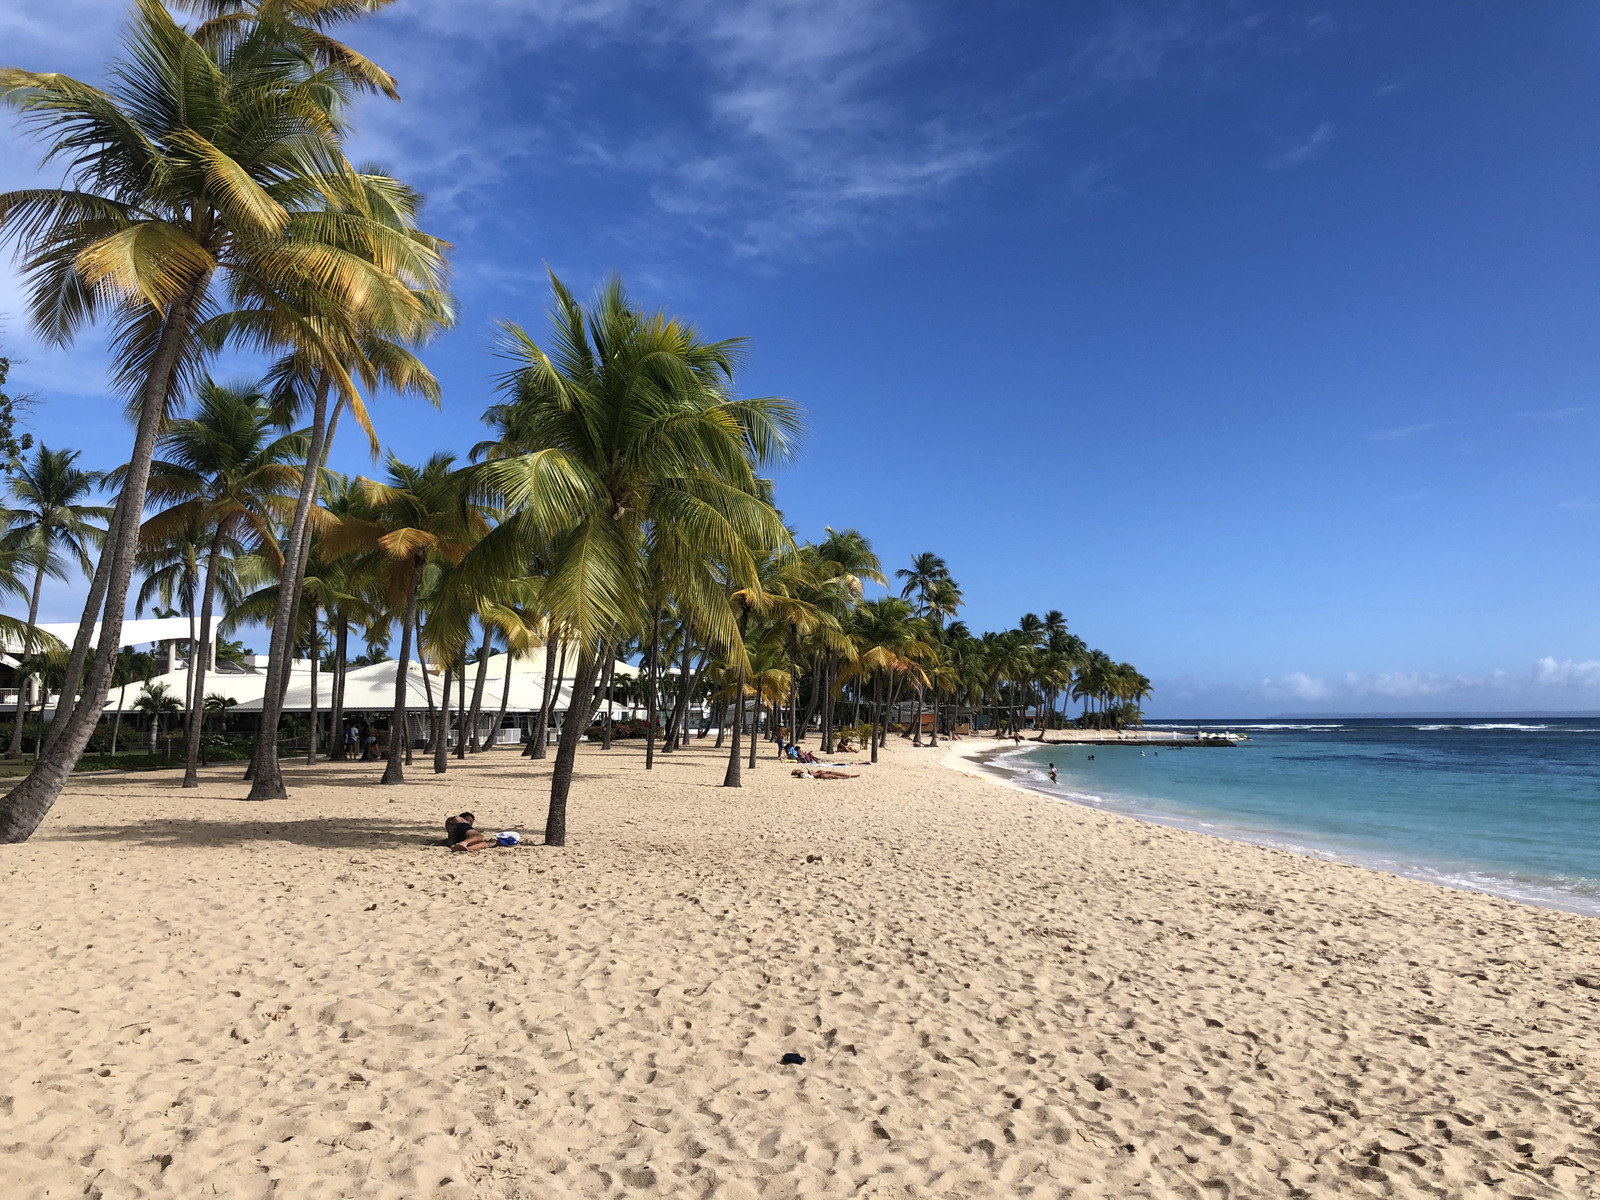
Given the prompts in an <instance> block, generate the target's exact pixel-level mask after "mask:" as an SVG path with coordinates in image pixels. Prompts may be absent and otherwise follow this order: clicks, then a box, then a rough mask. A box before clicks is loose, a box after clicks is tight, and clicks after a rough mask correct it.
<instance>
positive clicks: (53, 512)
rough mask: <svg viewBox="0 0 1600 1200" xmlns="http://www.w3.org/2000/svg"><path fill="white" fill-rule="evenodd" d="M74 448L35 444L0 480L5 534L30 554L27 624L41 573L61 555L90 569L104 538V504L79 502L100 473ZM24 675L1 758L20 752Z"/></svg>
mask: <svg viewBox="0 0 1600 1200" xmlns="http://www.w3.org/2000/svg"><path fill="white" fill-rule="evenodd" d="M77 461H78V451H76V450H51V449H50V448H49V447H48V446H45V445H43V444H41V445H40V446H39V447H38V448H37V449H36V450H35V451H34V453H33V457H32V458H31V459H27V460H24V461H23V462H21V463H19V464H18V466H17V468H16V470H15V471H14V472H12V474H11V476H10V478H9V479H8V480H7V483H6V490H7V491H9V492H10V493H11V499H12V500H13V501H14V502H15V503H16V505H17V507H16V508H14V509H11V510H9V511H7V512H6V513H5V514H4V516H5V523H6V525H7V526H8V529H7V532H6V535H5V540H6V542H7V543H8V544H9V545H11V546H12V547H14V548H23V547H25V548H26V550H27V552H28V556H29V557H30V558H32V559H33V560H34V564H33V566H34V571H33V590H32V591H31V592H30V593H29V594H28V624H29V625H30V626H32V625H33V624H34V623H35V622H37V621H38V619H39V595H40V592H41V590H42V589H43V587H44V580H45V576H46V575H49V576H52V577H53V578H56V579H62V578H65V577H66V570H65V566H66V561H67V560H68V559H70V561H71V562H72V563H73V565H75V566H77V567H78V568H80V569H81V570H82V571H83V573H84V574H85V575H92V574H93V573H94V565H93V562H92V561H91V559H90V554H89V551H90V549H91V548H95V549H98V548H99V547H100V546H101V545H102V544H103V542H104V540H105V527H104V526H103V525H102V524H99V522H103V521H106V520H108V519H109V518H110V516H111V510H110V509H109V508H102V507H99V506H95V505H87V504H84V503H83V501H84V500H85V499H86V498H87V497H88V495H89V493H90V492H92V491H94V489H95V487H96V486H98V485H99V483H100V480H101V478H102V476H101V473H100V472H99V471H85V470H82V469H81V468H80V467H78V466H77ZM26 687H27V678H26V677H24V676H23V675H22V674H20V673H19V674H18V675H17V715H16V722H15V724H14V725H13V727H12V730H11V744H10V745H9V746H8V747H7V748H6V757H7V758H20V757H21V756H22V715H23V711H24V705H26V703H27V692H26Z"/></svg>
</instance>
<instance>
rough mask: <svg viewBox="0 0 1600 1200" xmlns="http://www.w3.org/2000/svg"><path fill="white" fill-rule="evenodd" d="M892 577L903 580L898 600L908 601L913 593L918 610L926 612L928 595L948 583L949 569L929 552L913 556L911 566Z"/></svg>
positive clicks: (902, 568)
mask: <svg viewBox="0 0 1600 1200" xmlns="http://www.w3.org/2000/svg"><path fill="white" fill-rule="evenodd" d="M894 575H895V578H896V579H903V580H905V586H904V587H902V588H901V589H900V598H901V599H908V598H909V597H910V596H911V594H912V593H913V592H915V593H916V594H917V606H918V608H919V609H920V610H921V611H923V612H927V610H928V597H929V595H930V594H931V593H932V592H933V589H934V587H935V586H936V585H938V584H940V583H946V582H948V581H949V579H950V567H949V565H948V564H947V563H946V562H945V561H944V559H942V558H940V557H939V556H938V555H937V554H934V553H932V552H931V551H930V552H926V553H923V554H916V555H913V556H912V558H911V566H910V567H909V568H908V567H901V568H900V569H899V570H898V571H896V572H895V573H894Z"/></svg>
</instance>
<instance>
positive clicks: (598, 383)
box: [475, 275, 800, 846]
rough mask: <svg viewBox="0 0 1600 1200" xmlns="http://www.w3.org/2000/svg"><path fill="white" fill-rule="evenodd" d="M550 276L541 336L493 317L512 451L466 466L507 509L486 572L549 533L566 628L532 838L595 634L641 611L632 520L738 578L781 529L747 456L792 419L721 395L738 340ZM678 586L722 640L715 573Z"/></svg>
mask: <svg viewBox="0 0 1600 1200" xmlns="http://www.w3.org/2000/svg"><path fill="white" fill-rule="evenodd" d="M550 284H551V290H552V292H553V294H554V302H555V303H554V310H553V312H552V330H551V334H552V337H551V341H550V343H549V348H548V350H547V349H546V348H545V347H544V346H541V345H539V343H537V342H536V341H535V340H534V339H533V338H531V337H530V336H529V335H528V334H527V333H526V332H524V331H523V330H522V329H521V328H519V327H517V326H515V325H508V326H506V327H505V342H504V346H503V353H504V354H505V355H506V356H508V357H509V358H510V359H511V360H512V364H513V365H512V369H511V370H510V371H508V372H507V373H506V375H504V376H503V377H502V380H501V387H502V390H503V392H504V394H505V395H506V397H507V401H506V404H505V405H504V406H502V408H501V412H502V413H503V415H504V421H503V427H505V428H507V429H508V430H510V431H511V433H512V436H513V438H514V441H515V443H516V444H517V445H518V446H519V447H522V448H524V450H525V451H526V452H525V453H523V454H522V455H520V456H517V457H511V458H504V459H499V460H492V461H490V462H486V463H484V464H482V465H481V466H480V467H478V468H475V470H477V471H479V472H480V473H481V474H480V478H481V479H482V480H483V483H484V485H485V486H486V487H489V488H492V489H493V490H494V491H495V492H496V493H497V495H499V496H500V497H502V498H503V500H504V502H505V503H506V508H507V512H508V516H507V519H506V521H504V522H503V523H502V524H501V526H500V527H499V529H497V530H496V531H495V533H494V534H491V535H490V536H489V537H487V538H485V539H484V541H483V542H482V543H481V544H480V549H481V550H483V554H482V555H481V558H482V559H483V562H484V564H485V568H486V570H487V573H489V574H491V575H493V574H496V573H498V574H501V575H505V574H512V573H518V567H519V566H520V565H521V564H524V563H526V562H527V561H528V560H529V554H528V550H529V548H530V547H531V546H532V545H533V544H535V543H536V542H537V541H538V540H540V539H549V540H550V541H551V542H552V543H553V551H552V556H551V571H550V577H549V578H548V579H547V580H546V582H545V603H546V606H547V607H548V609H549V610H550V611H551V612H552V613H554V614H555V615H556V617H557V619H558V621H559V623H560V624H562V625H565V626H566V627H568V628H569V629H571V630H572V631H573V633H574V635H575V636H576V639H577V641H578V649H579V654H578V665H577V671H576V678H575V680H574V686H573V691H572V704H571V706H570V708H569V709H568V712H567V719H566V721H565V723H564V724H563V726H562V730H561V742H560V746H559V748H558V749H557V752H556V761H555V766H554V769H553V771H552V773H551V785H550V812H549V816H548V820H547V822H546V828H545V841H546V844H548V845H552V846H561V845H565V843H566V823H567V793H568V791H569V790H570V788H571V784H572V764H573V760H574V758H575V756H576V754H577V749H578V738H579V737H580V736H582V734H583V731H584V729H585V728H586V727H587V725H588V723H589V719H590V718H591V717H592V716H593V714H594V703H595V698H594V691H595V680H596V676H597V674H598V672H599V665H600V658H601V649H602V647H601V642H602V639H604V638H605V637H606V636H607V634H608V633H610V632H611V631H612V630H614V629H615V630H621V631H624V632H634V631H637V630H639V629H641V628H642V627H643V624H644V615H645V614H644V612H643V611H642V608H641V605H640V598H641V597H643V596H644V595H646V594H647V585H646V578H647V569H646V561H645V553H644V548H645V535H646V533H647V531H648V530H650V529H654V528H658V527H665V526H671V527H673V528H674V529H675V531H676V533H677V536H678V538H679V541H680V544H681V546H682V547H683V552H684V553H685V554H686V555H692V557H693V558H695V559H698V560H701V561H709V560H713V559H715V560H717V561H719V562H720V563H721V564H723V567H724V568H725V569H726V570H727V571H728V572H729V573H730V578H731V580H732V581H733V582H734V583H736V584H740V585H743V584H747V583H749V582H750V581H751V579H750V577H751V576H752V574H753V566H754V564H753V556H752V552H751V549H750V547H751V546H752V545H755V546H763V547H765V546H780V545H783V544H785V543H786V542H787V541H788V535H787V532H786V531H785V530H784V528H783V522H782V519H781V518H780V517H779V516H778V514H777V512H776V511H775V510H774V509H773V508H772V506H771V504H770V503H769V502H768V501H767V500H766V498H765V497H764V495H763V494H762V489H761V488H760V486H759V484H758V479H757V475H756V471H757V469H758V468H759V467H760V466H762V465H764V464H768V463H773V462H776V461H777V460H779V459H781V458H782V457H784V456H785V455H786V454H787V453H788V452H789V450H790V448H791V446H792V444H793V441H794V439H795V437H796V436H797V435H798V433H799V431H800V420H799V414H798V412H797V410H796V409H795V408H794V407H793V406H792V405H791V404H789V403H788V402H786V401H783V400H778V399H772V398H767V399H754V400H740V399H736V398H735V396H734V394H733V391H732V380H733V375H734V371H735V369H736V367H737V366H738V364H739V362H740V359H741V357H742V354H743V344H742V343H741V342H740V341H737V340H729V341H722V342H708V341H705V340H703V339H702V338H701V337H700V336H699V334H698V333H697V332H696V331H695V330H694V328H693V327H692V326H690V325H688V324H687V323H685V322H684V321H682V320H680V319H678V318H675V317H670V316H668V315H666V314H665V313H660V312H657V313H647V312H643V311H641V310H639V309H637V308H635V307H634V306H633V304H632V303H631V301H630V300H629V298H628V296H627V293H626V292H625V291H624V290H623V287H622V284H621V282H620V281H618V280H615V279H613V280H611V281H609V282H608V283H606V284H605V285H604V286H603V287H602V288H601V290H600V293H599V295H598V297H597V298H596V300H595V302H594V304H593V305H591V306H589V307H587V308H585V307H584V306H583V305H581V304H579V303H578V302H577V301H576V300H575V299H574V298H573V296H572V294H571V292H569V291H568V290H567V288H566V286H565V285H564V284H562V283H561V281H560V280H558V279H556V278H555V276H554V275H552V276H551V279H550ZM502 543H503V544H502ZM690 586H692V587H694V588H696V589H698V590H701V591H703V592H704V593H705V594H703V595H701V596H699V597H698V598H697V603H696V608H697V609H698V610H699V611H700V612H701V613H702V614H703V615H702V617H701V619H702V620H705V621H709V622H712V624H711V625H710V626H708V627H707V628H706V629H705V630H704V636H706V637H708V638H711V639H713V640H714V641H715V642H717V643H720V644H724V645H733V644H734V643H735V639H736V638H737V636H738V631H737V629H736V628H735V623H734V619H733V613H732V611H731V610H730V609H729V607H728V606H727V605H726V604H725V603H724V604H720V605H719V604H718V603H717V601H716V593H717V592H718V591H719V590H720V589H719V587H718V584H717V581H716V580H715V579H713V578H712V577H711V576H710V575H709V573H695V574H694V575H693V577H692V580H691V583H690Z"/></svg>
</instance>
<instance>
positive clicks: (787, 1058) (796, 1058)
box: [778, 1050, 806, 1067]
mask: <svg viewBox="0 0 1600 1200" xmlns="http://www.w3.org/2000/svg"><path fill="white" fill-rule="evenodd" d="M778 1061H779V1062H780V1063H782V1064H783V1065H784V1066H786V1067H798V1066H799V1065H800V1064H801V1063H803V1062H805V1061H806V1056H805V1055H804V1054H796V1053H795V1052H794V1051H792V1050H791V1051H790V1052H789V1053H788V1054H785V1055H784V1056H783V1057H782V1058H780V1059H779V1060H778Z"/></svg>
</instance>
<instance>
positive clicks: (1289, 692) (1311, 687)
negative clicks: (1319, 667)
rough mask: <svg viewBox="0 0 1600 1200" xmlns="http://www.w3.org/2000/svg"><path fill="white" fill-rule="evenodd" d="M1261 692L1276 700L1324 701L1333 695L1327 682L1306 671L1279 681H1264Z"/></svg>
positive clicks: (1286, 676)
mask: <svg viewBox="0 0 1600 1200" xmlns="http://www.w3.org/2000/svg"><path fill="white" fill-rule="evenodd" d="M1261 691H1262V694H1263V695H1265V696H1268V697H1270V698H1271V699H1274V700H1279V699H1282V700H1322V699H1324V698H1326V697H1327V696H1330V695H1332V694H1333V689H1332V688H1331V687H1330V686H1329V685H1328V683H1327V681H1326V680H1323V679H1316V678H1313V677H1312V676H1310V675H1307V674H1306V673H1305V672H1304V671H1295V672H1293V673H1292V674H1289V675H1285V676H1283V677H1282V678H1279V679H1263V680H1262V681H1261Z"/></svg>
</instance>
